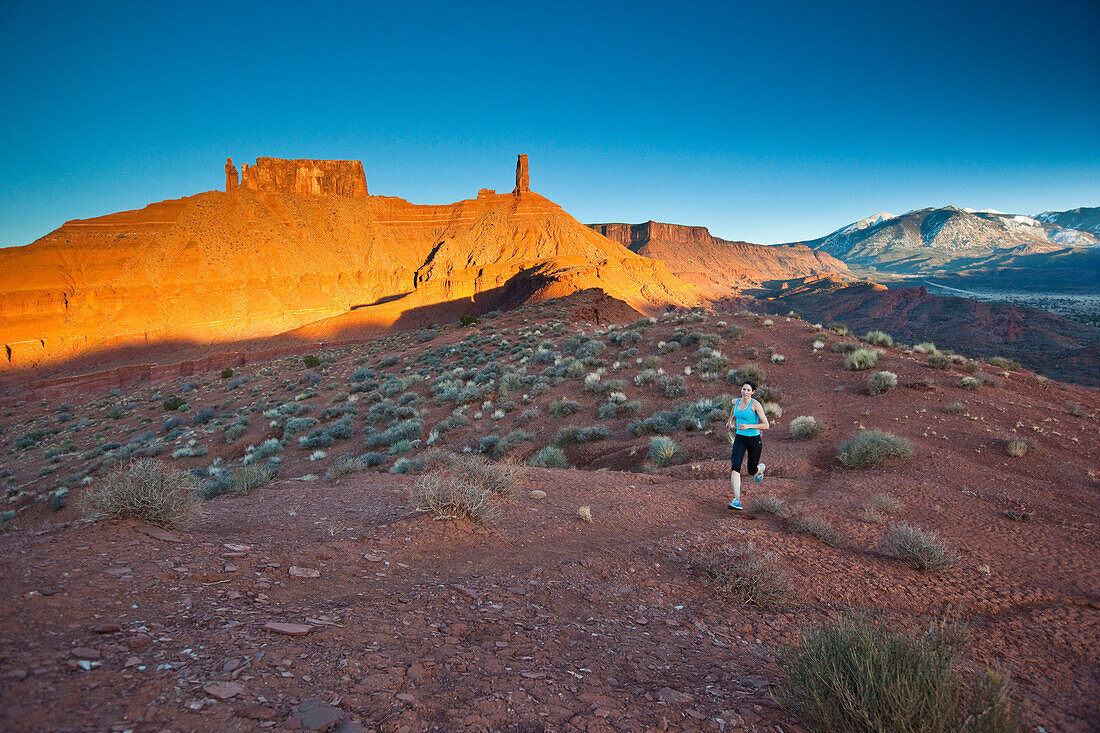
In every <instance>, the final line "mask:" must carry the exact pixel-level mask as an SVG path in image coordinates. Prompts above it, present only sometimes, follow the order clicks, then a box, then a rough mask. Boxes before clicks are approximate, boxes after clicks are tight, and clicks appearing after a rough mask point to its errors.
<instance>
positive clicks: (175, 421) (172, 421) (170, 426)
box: [16, 415, 183, 447]
mask: <svg viewBox="0 0 1100 733" xmlns="http://www.w3.org/2000/svg"><path fill="white" fill-rule="evenodd" d="M181 425H183V418H182V417H176V416H175V415H173V416H172V417H170V418H168V419H167V420H165V421H164V424H163V425H161V426H160V429H161V430H163V431H164V432H166V433H167V432H168V431H169V430H174V429H176V428H178V427H179V426H181ZM16 447H18V446H16Z"/></svg>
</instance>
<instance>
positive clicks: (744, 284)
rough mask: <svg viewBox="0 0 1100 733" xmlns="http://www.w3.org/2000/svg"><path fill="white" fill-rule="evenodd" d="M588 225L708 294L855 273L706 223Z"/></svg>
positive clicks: (820, 255) (815, 255)
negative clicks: (725, 234)
mask: <svg viewBox="0 0 1100 733" xmlns="http://www.w3.org/2000/svg"><path fill="white" fill-rule="evenodd" d="M589 226H591V227H592V229H594V230H595V231H597V232H599V233H600V234H602V235H604V236H605V237H607V238H608V239H611V240H613V241H615V242H618V243H619V244H621V245H623V246H624V247H628V248H629V249H630V250H631V251H633V252H636V253H638V254H640V255H644V256H646V257H650V258H653V259H657V260H661V261H662V262H664V263H665V265H667V266H668V269H669V270H671V271H672V273H673V274H674V275H676V276H677V277H679V278H680V279H681V280H684V281H686V282H688V283H690V284H691V285H694V286H696V287H698V288H699V289H700V291H701V292H703V293H704V294H705V295H707V296H709V297H711V298H723V297H728V296H730V295H735V294H737V293H741V292H744V291H746V290H753V289H756V288H760V287H762V286H767V285H773V284H777V283H779V282H780V281H786V280H793V279H796V278H801V277H807V276H813V275H827V274H831V275H836V276H838V277H840V278H842V279H854V277H855V276H854V275H853V274H852V273H851V272H850V271H849V270H848V266H847V265H845V264H844V263H843V262H841V261H840V260H838V259H836V258H835V257H833V256H832V255H829V254H827V253H825V252H815V251H813V250H811V249H810V248H809V247H806V246H804V245H774V246H766V245H762V244H750V243H748V242H732V241H729V240H726V239H720V238H718V237H715V236H712V235H711V233H710V232H709V231H708V230H707V228H706V227H692V226H681V225H678V224H663V223H661V222H656V221H647V222H644V223H642V224H590V225H589Z"/></svg>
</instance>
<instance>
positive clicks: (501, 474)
mask: <svg viewBox="0 0 1100 733" xmlns="http://www.w3.org/2000/svg"><path fill="white" fill-rule="evenodd" d="M517 472H518V468H517V467H516V466H512V465H509V464H499V463H485V462H484V461H481V460H478V459H473V458H458V457H455V458H454V459H451V460H447V461H444V462H443V465H441V466H437V467H436V468H433V469H432V470H431V471H429V472H428V473H426V474H425V475H424V476H422V477H421V478H420V479H418V480H417V481H416V482H415V483H414V484H413V486H412V488H410V489H409V503H410V504H411V505H412V507H413V508H414V509H415V510H416V511H423V512H429V513H431V514H432V515H433V518H435V519H460V518H468V519H472V520H474V521H477V522H489V521H492V520H493V519H495V518H496V517H497V516H498V515H499V513H500V500H501V498H502V497H509V496H512V495H513V494H514V493H515V490H516V479H517Z"/></svg>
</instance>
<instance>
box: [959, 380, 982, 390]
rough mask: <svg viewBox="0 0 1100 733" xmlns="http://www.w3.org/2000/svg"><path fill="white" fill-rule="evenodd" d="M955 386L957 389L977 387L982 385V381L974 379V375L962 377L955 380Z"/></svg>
mask: <svg viewBox="0 0 1100 733" xmlns="http://www.w3.org/2000/svg"><path fill="white" fill-rule="evenodd" d="M955 386H956V387H958V388H959V389H978V387H981V386H982V383H981V382H979V381H978V380H977V379H974V377H963V378H962V379H960V380H959V381H957V382H955Z"/></svg>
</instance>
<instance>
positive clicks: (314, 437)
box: [298, 428, 336, 448]
mask: <svg viewBox="0 0 1100 733" xmlns="http://www.w3.org/2000/svg"><path fill="white" fill-rule="evenodd" d="M335 442H336V440H335V438H333V437H332V435H330V434H329V431H328V430H326V429H325V428H318V429H317V430H314V431H313V432H312V433H310V434H309V435H306V436H304V437H301V438H298V445H300V446H302V447H303V448H328V447H329V446H330V445H332V444H333V443H335Z"/></svg>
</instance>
